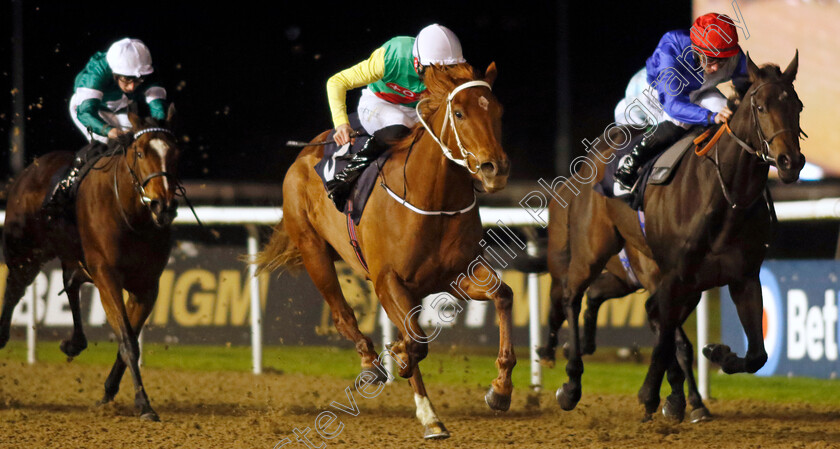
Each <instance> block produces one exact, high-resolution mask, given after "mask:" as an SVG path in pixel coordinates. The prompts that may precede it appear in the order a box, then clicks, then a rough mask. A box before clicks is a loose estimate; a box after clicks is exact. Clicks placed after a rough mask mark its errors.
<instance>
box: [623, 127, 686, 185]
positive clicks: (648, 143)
mask: <svg viewBox="0 0 840 449" xmlns="http://www.w3.org/2000/svg"><path fill="white" fill-rule="evenodd" d="M685 131H686V130H685V128H682V127H681V126H679V125H676V124H674V123H672V122H662V123H660V124H658V125H657V127H656V130H655V131H654V132H653V133H652V134H650V135H648V136H646V137H645V138H644V139H642V141H641V142H639V143H638V144H636V146H635V147H633V150H632V151H631V152H630V154H628V155H626V156H624V157H623V158H621V161H619V166H618V169H617V170H616V171H615V180H616V186H615V189H614V190H615V192H614V193H615V194H616V196H618V195H623V194H626V193H630V192H632V191H633V190H634V188H635V186H636V181H637V180H638V177H639V169H640V168H641V167H642V166H643V165H645V164H646V163H647V162H648V161H650V160H651V159H653V158H654V157H656V156H657V155H658V154H659V152H660V151H661V150H662V149H664V148H666V147H667V146H668V145H670V144H672V143H674V142H675V141H676V140H677V139H679V137H680V136H682V135H683V134H684V133H685Z"/></svg>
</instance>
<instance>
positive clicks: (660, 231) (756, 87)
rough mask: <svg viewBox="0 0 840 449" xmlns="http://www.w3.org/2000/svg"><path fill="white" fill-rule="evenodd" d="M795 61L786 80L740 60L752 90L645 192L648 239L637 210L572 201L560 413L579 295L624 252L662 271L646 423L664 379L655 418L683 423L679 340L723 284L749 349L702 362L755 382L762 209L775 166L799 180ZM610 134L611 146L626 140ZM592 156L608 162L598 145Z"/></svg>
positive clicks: (577, 351) (765, 215)
mask: <svg viewBox="0 0 840 449" xmlns="http://www.w3.org/2000/svg"><path fill="white" fill-rule="evenodd" d="M798 61H799V57H798V52H797V54H796V56H794V58H793V60H792V61H791V62H790V64H789V65H788V66H787V68H786V69H785V70H784V72H782V71H781V70H780V68H779V67H778V66H775V65H766V66H764V67H762V68H759V67H757V66H756V65H755V63H753V61H752V60H751V59H750V58H749V55H747V68H748V70H747V71H748V73H749V78H750V82H751V86H750V88H749V89H748V90H747V92H746V94H745V95H744V97H743V99H742V100H741V106H740V107H739V108H738V110H737V111H736V112H735V113H734V114H733V116H732V118H731V121H730V123H729V124H728V125H726V126H727V127H728V128H723V129H724V131H725V132H724V133H723V135H722V137H721V138H720V140H719V141H718V143H717V145H716V146H715V147H714V148H713V149H712V150H711V151H710V152H709V153H707V154H706V155H705V156H702V157H687V158H684V159H683V160H682V161H681V163H680V166H679V167H678V169H677V171H676V173H675V174H674V177H673V179H672V181H671V182H670V183H669V184H668V185H661V186H659V185H650V186H648V188H647V190H646V192H645V195H644V212H645V216H646V226H645V229H646V233H645V234H643V232H642V229H641V227H640V226H639V218H638V216H637V214H636V212H635V211H634V210H632V209H630V208H629V207H628V206H627V205H626V204H625V203H624V202H623V201H621V200H617V199H608V198H605V197H604V196H602V195H600V194H598V193H596V192H595V191H594V190H592V189H590V188H586V189H580V194H579V195H577V196H576V197H574V198H573V199H572V201H570V203H569V216H572V217H574V218H575V219H574V220H569V221H568V225H567V226H566V229H565V232H567V233H568V236H567V239H568V242H569V245H568V250H567V254H565V255H564V257H567V258H568V261H569V272H568V276H567V277H566V279H565V280H564V281H563V282H562V285H561V286H559V287H558V288H559V289H560V290H561V291H560V294H561V295H562V298H563V306H564V312H565V315H566V317H568V319H569V325H570V334H571V335H570V336H571V340H570V347H569V360H568V362H567V365H566V373H567V374H568V376H569V380H568V382H566V383H565V384H564V385H563V386H562V387H561V388H559V389H558V390H557V395H556V397H557V401H558V403H559V404H560V406H561V407H562V408H563V409H564V410H571V409H573V408H574V407H575V406H576V405H577V403H578V401H579V400H580V397H581V375H582V374H583V362H582V360H581V345H580V336H579V331H578V315H579V313H580V304H581V297H582V295H583V293H584V291H585V290H586V288H587V287H588V286H589V284H590V283H591V282H592V281H593V280H594V279H596V278H597V277H598V276H599V275H600V273H601V270H602V268H603V267H604V265H605V264H606V262H607V261H608V260H609V259H610V257H612V256H613V255H614V254H616V253H618V252H619V250H620V249H621V248H622V247H623V246H625V245H626V246H628V247H632V248H635V249H636V250H637V251H640V252H641V253H642V254H644V255H645V256H647V257H648V258H650V259H652V260H653V261H655V262H656V264H657V266H658V267H659V270H660V273H659V275H658V276H656V279H655V284H656V285H655V287H654V288H653V289H652V290H650V291H651V298H650V299H649V300H648V304H647V307H646V308H647V312H648V316H649V317H651V318H652V319H655V320H657V322H658V332H657V335H656V343H655V346H654V348H653V353H652V356H651V362H650V366H649V368H648V373H647V376H646V377H645V381H644V383H643V385H642V387H641V389H640V390H639V394H638V397H639V401H640V403H642V404H643V405H644V408H645V418H644V419H645V420H649V419H652V416H653V414H654V413H655V412H656V411H657V409H658V407H659V402H660V397H659V389H660V386H661V384H662V380H663V376H664V374H665V372H666V370H667V372H668V382H669V384H670V385H671V394H670V395H669V396H668V398H667V400H666V401H665V404H664V406H663V408H662V412H663V414H664V415H665V416H666V417H669V418H673V419H676V420H680V421H681V420H682V419H683V418H684V416H685V407H686V403H685V393H684V392H683V382H684V380H685V377H684V374H683V372H682V370H680V369H678V366H677V361H676V357H675V352H676V351H675V341H676V340H675V337H676V332H677V329H678V328H679V327H680V326H681V325H682V323H683V322H684V321H685V319H686V318H687V317H688V316H689V314H690V313H691V311H692V310H694V308H695V307H696V306H697V303H698V302H699V300H700V295H701V293H702V292H703V291H704V290H708V289H710V288H714V287H719V286H724V285H728V286H729V290H730V293H731V295H732V300H733V302H734V303H735V305H736V308H737V310H738V316H739V318H740V320H741V323H742V325H743V327H744V331H745V332H746V334H747V341H748V349H747V353H746V355H745V356H744V357H739V356H738V355H737V354H735V353H733V352H732V351H731V350H730V348H729V347H727V346H725V345H722V344H710V345H708V346H706V347H705V348H703V354H704V356H706V357H707V358H709V359H710V360H711V361H712V362H714V363H718V364H720V366H721V368H722V369H723V371H724V372H726V373H730V374H731V373H741V372H748V373H755V372H756V371H757V370H758V369H759V368H761V367H762V366H763V365H764V363H765V362H766V361H767V352H766V350H765V348H764V340H763V334H762V313H763V309H762V298H761V284H760V282H759V277H758V274H759V270H760V268H761V263H762V261H763V260H764V257H765V255H766V251H767V244H768V242H769V240H770V237H771V230H772V228H773V227H774V224H773V223H772V219H771V211H770V210H769V207H768V205H767V204H765V202H764V201H762V200H761V199H762V195H763V193H764V191H765V189H766V187H767V178H768V172H769V166H770V165H771V164H772V165H775V166H776V168H777V169H778V173H779V177H780V179H781V180H782V182H784V183H791V182H795V181H796V180H797V179H798V178H799V172H800V170H801V169H802V167H803V166H804V164H805V157H804V156H803V155H802V153H801V151H800V146H799V136H800V134H804V133H802V130H801V128H800V126H799V114H800V112H801V110H802V102H801V101H800V100H799V97H798V96H797V94H796V91H795V89H794V87H793V81H794V79H795V78H796V72H797V69H798ZM614 130H616V133H615V134H616V136H613V141H614V142H615V141H618V138H617V135H618V134H620V133H621V132H623V131H622V129H614ZM625 131H626V129H625ZM627 137H629V136H627ZM596 149H597V150H599V151H600V152H601V154H611V152H612V149H611V148H610V147H609V146H608V145H607V144H605V143H604V142H600V145H596Z"/></svg>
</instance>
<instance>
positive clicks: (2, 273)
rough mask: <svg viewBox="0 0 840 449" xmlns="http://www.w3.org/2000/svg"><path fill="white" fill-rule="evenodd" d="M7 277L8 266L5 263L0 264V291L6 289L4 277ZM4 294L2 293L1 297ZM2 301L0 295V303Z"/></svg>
mask: <svg viewBox="0 0 840 449" xmlns="http://www.w3.org/2000/svg"><path fill="white" fill-rule="evenodd" d="M8 277H9V267H8V266H7V265H6V264H0V292H5V291H6V278H8ZM5 296H6V295H5V294H4V295H3V297H5ZM2 303H3V298H2V297H0V304H2Z"/></svg>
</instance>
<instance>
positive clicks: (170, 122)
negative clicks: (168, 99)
mask: <svg viewBox="0 0 840 449" xmlns="http://www.w3.org/2000/svg"><path fill="white" fill-rule="evenodd" d="M166 127H167V128H169V129H170V130H172V129H173V128H175V103H170V104H169V109H167V111H166Z"/></svg>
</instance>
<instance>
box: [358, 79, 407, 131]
mask: <svg viewBox="0 0 840 449" xmlns="http://www.w3.org/2000/svg"><path fill="white" fill-rule="evenodd" d="M358 112H359V121H361V122H362V126H363V127H364V128H365V131H367V132H368V134H370V135H373V133H375V132H376V131H379V130H380V129H382V128H385V127H386V126H391V125H403V126H406V127H408V128H411V127H412V126H414V124H415V123H417V122H418V119H417V111H415V110H414V108H412V107H408V106H403V105H401V104H394V103H389V102H387V101H385V100H383V99H381V98H379V97H377V96H376V95H374V93H373V92H371V90H370V89H367V88H365V89H364V90H362V97H361V98H360V99H359V108H358Z"/></svg>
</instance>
